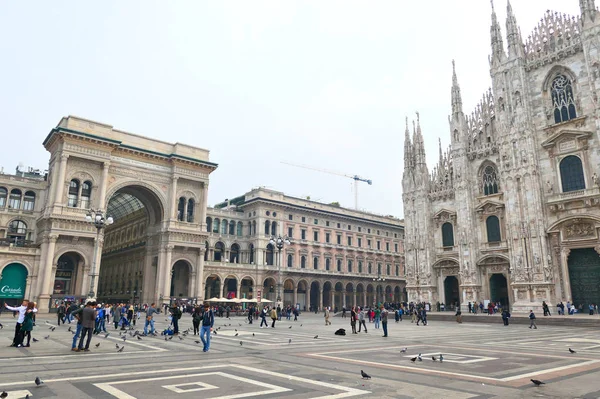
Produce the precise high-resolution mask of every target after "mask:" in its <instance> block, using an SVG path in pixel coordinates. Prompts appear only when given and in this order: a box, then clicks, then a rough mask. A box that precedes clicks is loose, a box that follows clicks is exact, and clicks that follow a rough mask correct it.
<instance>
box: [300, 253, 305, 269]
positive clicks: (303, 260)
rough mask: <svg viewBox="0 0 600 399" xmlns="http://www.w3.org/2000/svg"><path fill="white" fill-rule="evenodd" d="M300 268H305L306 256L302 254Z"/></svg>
mask: <svg viewBox="0 0 600 399" xmlns="http://www.w3.org/2000/svg"><path fill="white" fill-rule="evenodd" d="M300 269H306V256H304V255H302V256H301V257H300Z"/></svg>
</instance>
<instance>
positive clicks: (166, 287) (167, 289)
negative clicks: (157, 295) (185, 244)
mask: <svg viewBox="0 0 600 399" xmlns="http://www.w3.org/2000/svg"><path fill="white" fill-rule="evenodd" d="M172 256H173V245H167V248H166V253H165V257H164V261H165V262H164V264H163V265H162V267H163V273H164V274H163V290H162V294H163V299H165V298H170V297H171V277H172V276H171V267H172V266H173V265H171V258H172ZM167 300H168V299H167Z"/></svg>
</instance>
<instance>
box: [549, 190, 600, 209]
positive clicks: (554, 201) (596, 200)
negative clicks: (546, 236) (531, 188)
mask: <svg viewBox="0 0 600 399" xmlns="http://www.w3.org/2000/svg"><path fill="white" fill-rule="evenodd" d="M546 205H547V206H548V209H549V210H550V212H553V213H556V212H561V211H564V210H572V209H578V208H589V207H598V206H599V205H600V187H593V188H587V189H584V190H576V191H569V192H566V193H556V194H551V193H550V194H548V195H547V196H546Z"/></svg>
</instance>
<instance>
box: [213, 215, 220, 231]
mask: <svg viewBox="0 0 600 399" xmlns="http://www.w3.org/2000/svg"><path fill="white" fill-rule="evenodd" d="M220 228H221V219H219V218H215V221H214V223H213V233H219V229H220Z"/></svg>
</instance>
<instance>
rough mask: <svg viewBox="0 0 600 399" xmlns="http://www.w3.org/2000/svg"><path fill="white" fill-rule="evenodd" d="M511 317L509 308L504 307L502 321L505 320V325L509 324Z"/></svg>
mask: <svg viewBox="0 0 600 399" xmlns="http://www.w3.org/2000/svg"><path fill="white" fill-rule="evenodd" d="M509 318H510V312H509V311H508V309H507V308H506V307H505V308H504V309H502V321H503V322H504V325H505V326H507V325H508V319H509Z"/></svg>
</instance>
